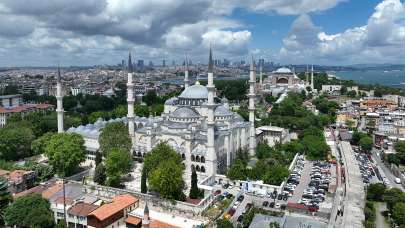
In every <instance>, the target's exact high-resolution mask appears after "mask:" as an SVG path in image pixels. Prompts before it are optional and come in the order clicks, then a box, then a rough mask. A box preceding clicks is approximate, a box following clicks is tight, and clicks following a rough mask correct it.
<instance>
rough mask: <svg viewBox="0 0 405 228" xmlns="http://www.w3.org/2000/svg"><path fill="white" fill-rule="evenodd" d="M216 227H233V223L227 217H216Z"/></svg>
mask: <svg viewBox="0 0 405 228" xmlns="http://www.w3.org/2000/svg"><path fill="white" fill-rule="evenodd" d="M217 228H233V225H232V223H231V222H230V221H229V220H228V219H217Z"/></svg>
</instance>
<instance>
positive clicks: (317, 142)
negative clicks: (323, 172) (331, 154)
mask: <svg viewBox="0 0 405 228" xmlns="http://www.w3.org/2000/svg"><path fill="white" fill-rule="evenodd" d="M302 144H303V145H304V147H305V151H306V155H307V158H308V159H311V160H322V159H325V158H326V155H327V153H328V151H329V146H328V145H327V144H326V142H325V139H324V138H321V137H317V136H313V135H307V136H305V137H304V138H303V139H302Z"/></svg>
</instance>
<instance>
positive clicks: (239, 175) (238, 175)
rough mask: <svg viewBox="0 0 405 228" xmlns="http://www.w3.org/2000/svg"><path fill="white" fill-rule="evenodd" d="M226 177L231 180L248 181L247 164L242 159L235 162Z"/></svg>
mask: <svg viewBox="0 0 405 228" xmlns="http://www.w3.org/2000/svg"><path fill="white" fill-rule="evenodd" d="M226 176H227V177H228V178H229V179H231V180H246V178H247V171H246V164H245V163H244V162H243V161H242V160H240V159H237V160H235V162H234V163H233V164H232V166H231V168H230V169H229V170H228V173H227V175H226Z"/></svg>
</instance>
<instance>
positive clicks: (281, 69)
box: [276, 67, 292, 74]
mask: <svg viewBox="0 0 405 228" xmlns="http://www.w3.org/2000/svg"><path fill="white" fill-rule="evenodd" d="M276 73H279V74H291V73H292V71H291V70H290V69H288V68H287V67H281V68H279V69H277V70H276Z"/></svg>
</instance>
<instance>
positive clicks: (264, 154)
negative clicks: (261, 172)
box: [256, 142, 274, 159]
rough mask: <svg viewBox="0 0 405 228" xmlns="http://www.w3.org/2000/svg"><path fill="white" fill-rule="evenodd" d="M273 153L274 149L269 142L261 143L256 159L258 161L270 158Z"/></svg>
mask: <svg viewBox="0 0 405 228" xmlns="http://www.w3.org/2000/svg"><path fill="white" fill-rule="evenodd" d="M273 151H274V149H272V148H271V147H270V146H269V145H268V144H267V142H263V143H259V144H258V145H257V149H256V157H257V158H258V159H264V158H269V157H270V155H271V154H272V153H273Z"/></svg>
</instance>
